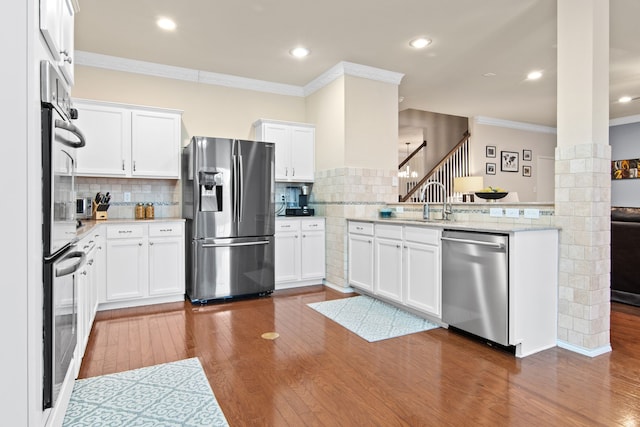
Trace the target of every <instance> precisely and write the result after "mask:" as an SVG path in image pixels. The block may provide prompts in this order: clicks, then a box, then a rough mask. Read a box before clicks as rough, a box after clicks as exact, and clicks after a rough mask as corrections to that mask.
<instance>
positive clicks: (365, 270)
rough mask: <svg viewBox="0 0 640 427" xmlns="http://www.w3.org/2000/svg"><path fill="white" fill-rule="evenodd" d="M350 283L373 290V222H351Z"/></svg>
mask: <svg viewBox="0 0 640 427" xmlns="http://www.w3.org/2000/svg"><path fill="white" fill-rule="evenodd" d="M348 240H349V241H348V247H349V255H348V260H349V262H348V266H349V274H348V280H349V284H350V285H352V286H355V287H356V288H359V289H363V290H365V291H369V292H373V224H371V223H368V222H354V221H350V222H349V238H348Z"/></svg>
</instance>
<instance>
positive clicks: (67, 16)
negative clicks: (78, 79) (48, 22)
mask: <svg viewBox="0 0 640 427" xmlns="http://www.w3.org/2000/svg"><path fill="white" fill-rule="evenodd" d="M60 22H61V24H62V28H60V71H62V75H63V76H64V78H65V80H67V83H69V86H73V83H74V71H73V67H74V58H75V57H74V39H73V36H74V10H73V6H72V5H71V1H70V0H63V1H62V10H61V14H60Z"/></svg>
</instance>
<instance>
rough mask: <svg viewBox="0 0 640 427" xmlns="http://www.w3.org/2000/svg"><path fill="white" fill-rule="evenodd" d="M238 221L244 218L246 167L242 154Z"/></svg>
mask: <svg viewBox="0 0 640 427" xmlns="http://www.w3.org/2000/svg"><path fill="white" fill-rule="evenodd" d="M238 172H239V173H238V221H242V220H243V219H244V168H243V167H242V155H239V156H238Z"/></svg>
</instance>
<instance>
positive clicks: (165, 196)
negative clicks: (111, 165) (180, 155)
mask: <svg viewBox="0 0 640 427" xmlns="http://www.w3.org/2000/svg"><path fill="white" fill-rule="evenodd" d="M76 182H77V187H78V193H77V197H79V198H80V197H91V198H92V199H93V198H94V197H95V196H96V193H98V192H101V193H103V194H106V193H107V192H109V193H110V195H111V203H110V205H111V206H110V207H109V211H108V213H109V218H113V219H134V218H135V206H136V204H137V203H139V202H142V203H145V204H146V203H153V204H154V207H155V209H154V211H155V217H156V218H180V217H182V209H181V203H180V202H181V198H182V188H181V185H180V181H179V180H177V179H139V178H88V177H77V178H76ZM125 193H131V200H130V201H127V202H125V201H124V196H125Z"/></svg>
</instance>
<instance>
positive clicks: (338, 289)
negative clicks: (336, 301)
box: [323, 280, 356, 294]
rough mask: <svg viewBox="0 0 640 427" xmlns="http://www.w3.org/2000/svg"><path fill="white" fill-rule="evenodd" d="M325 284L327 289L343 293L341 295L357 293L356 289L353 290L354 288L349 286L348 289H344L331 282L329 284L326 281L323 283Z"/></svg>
mask: <svg viewBox="0 0 640 427" xmlns="http://www.w3.org/2000/svg"><path fill="white" fill-rule="evenodd" d="M323 284H324V285H325V286H326V287H327V288H331V289H333V290H334V291H338V292H341V293H343V294H350V293H352V292H355V291H356V290H355V289H353V288H352V287H350V286H347V287H344V286H338V285H335V284H333V283H331V282H328V281H326V280H325V281H324V283H323Z"/></svg>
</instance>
